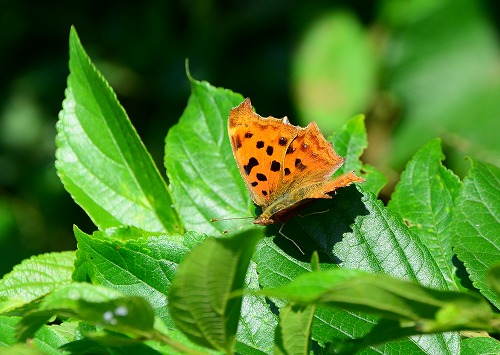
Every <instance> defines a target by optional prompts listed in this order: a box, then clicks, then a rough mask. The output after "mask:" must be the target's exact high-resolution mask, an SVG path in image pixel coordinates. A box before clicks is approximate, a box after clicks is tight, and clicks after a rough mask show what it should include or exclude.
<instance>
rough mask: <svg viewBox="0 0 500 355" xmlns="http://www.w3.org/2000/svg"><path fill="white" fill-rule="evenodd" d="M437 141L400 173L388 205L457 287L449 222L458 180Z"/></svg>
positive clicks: (432, 142) (458, 186)
mask: <svg viewBox="0 0 500 355" xmlns="http://www.w3.org/2000/svg"><path fill="white" fill-rule="evenodd" d="M442 159H444V155H443V153H442V152H441V149H440V141H439V140H437V139H436V140H433V141H431V142H430V143H428V144H427V145H425V146H424V147H423V148H422V149H420V150H419V151H418V152H417V153H416V154H415V156H414V157H413V159H412V160H411V161H410V162H409V163H408V164H407V166H406V169H405V171H404V172H403V174H402V175H401V180H400V181H399V183H398V185H397V186H396V189H395V191H394V194H393V195H392V198H391V201H390V203H389V208H391V209H392V210H393V211H396V212H397V213H399V215H400V216H401V217H402V218H403V220H404V221H405V222H406V224H407V225H409V227H410V230H412V231H414V232H415V234H417V235H418V236H419V238H420V239H421V240H422V242H423V243H424V244H425V245H426V246H427V248H428V249H429V251H430V253H431V255H432V257H433V258H434V260H435V261H436V263H437V265H438V266H439V269H440V270H441V273H442V275H443V277H444V278H445V280H446V282H447V283H448V286H449V287H450V288H452V289H457V288H458V286H457V284H456V281H455V276H454V275H455V271H456V268H455V267H454V266H453V264H452V257H453V251H452V249H451V240H450V238H451V221H452V210H453V206H454V200H455V199H456V198H457V196H458V194H459V192H460V188H461V183H460V180H459V179H458V177H457V176H456V175H455V174H453V172H452V171H450V170H448V169H446V168H445V167H444V166H443V165H442V164H441V160H442Z"/></svg>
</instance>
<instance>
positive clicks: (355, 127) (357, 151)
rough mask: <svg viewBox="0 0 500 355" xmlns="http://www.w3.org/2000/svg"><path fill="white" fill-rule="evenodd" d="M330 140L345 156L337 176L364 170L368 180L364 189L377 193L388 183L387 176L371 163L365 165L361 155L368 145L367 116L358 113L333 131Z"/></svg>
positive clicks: (364, 184)
mask: <svg viewBox="0 0 500 355" xmlns="http://www.w3.org/2000/svg"><path fill="white" fill-rule="evenodd" d="M328 140H329V141H330V142H332V144H333V146H334V148H335V151H336V152H337V153H338V154H339V155H340V156H342V157H345V162H344V165H342V166H341V167H340V169H339V170H337V172H336V173H335V174H334V175H335V176H338V175H341V174H345V173H347V172H349V171H357V172H359V171H362V172H363V173H364V174H363V177H364V178H365V179H366V182H364V183H363V190H365V191H369V192H373V193H374V194H375V195H377V194H378V193H379V192H380V190H381V189H382V188H383V187H384V186H385V184H386V183H387V178H386V177H385V176H384V174H382V173H381V172H380V171H378V170H377V169H376V168H374V167H373V166H370V165H363V164H362V163H361V161H360V160H359V157H360V156H361V155H362V154H363V151H364V150H365V149H366V147H368V138H367V134H366V127H365V116H364V115H357V116H355V117H353V118H351V119H350V120H349V121H347V122H346V123H345V124H344V125H343V126H342V127H341V128H340V129H339V130H337V131H336V132H335V133H333V134H332V135H331V136H330V137H328Z"/></svg>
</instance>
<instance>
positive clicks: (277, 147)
mask: <svg viewBox="0 0 500 355" xmlns="http://www.w3.org/2000/svg"><path fill="white" fill-rule="evenodd" d="M228 129H229V136H230V138H231V146H232V148H233V153H234V157H235V159H236V162H237V164H238V168H239V171H240V173H241V176H242V177H243V180H244V181H245V184H246V186H247V189H248V191H249V192H250V196H251V197H252V200H253V201H254V202H255V203H256V204H257V205H259V206H263V207H265V206H267V205H268V204H269V202H270V201H272V200H273V199H274V197H275V195H276V193H277V191H278V189H279V187H280V186H282V179H283V171H284V169H283V160H284V157H285V152H286V150H287V148H288V145H289V144H290V142H292V141H293V139H294V138H295V136H296V135H297V131H298V128H297V127H295V126H292V125H289V124H285V123H284V122H283V120H281V119H277V118H274V117H267V118H263V117H261V116H259V115H257V114H256V113H255V112H254V111H253V110H252V105H251V102H250V100H249V99H246V100H245V101H244V102H243V103H242V104H241V105H239V106H238V107H235V108H233V109H232V110H231V112H230V113H229V121H228Z"/></svg>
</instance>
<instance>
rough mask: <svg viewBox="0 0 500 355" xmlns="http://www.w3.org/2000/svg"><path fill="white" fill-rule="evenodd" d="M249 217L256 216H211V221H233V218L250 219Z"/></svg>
mask: <svg viewBox="0 0 500 355" xmlns="http://www.w3.org/2000/svg"><path fill="white" fill-rule="evenodd" d="M248 218H255V217H253V216H248V217H228V218H210V222H219V221H231V220H233V219H248Z"/></svg>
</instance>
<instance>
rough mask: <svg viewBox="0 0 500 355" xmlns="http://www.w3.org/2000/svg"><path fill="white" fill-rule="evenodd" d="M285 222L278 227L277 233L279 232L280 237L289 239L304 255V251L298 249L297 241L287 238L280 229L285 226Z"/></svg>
mask: <svg viewBox="0 0 500 355" xmlns="http://www.w3.org/2000/svg"><path fill="white" fill-rule="evenodd" d="M285 224H286V223H283V224H282V225H281V227H280V229H279V231H278V233H279V234H280V235H281V236H282V237H284V238H286V239H288V240H289V241H291V242H292V243H293V244H294V245H295V246H296V247H297V249H299V251H300V252H301V253H302V255H305V253H304V252H303V251H302V249H300V247H299V245H298V244H297V243H295V241H294V240H293V239H291V238H288V237H287V236H286V235H285V234H284V233H283V232H282V231H281V230H282V229H283V228H284V227H285Z"/></svg>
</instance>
